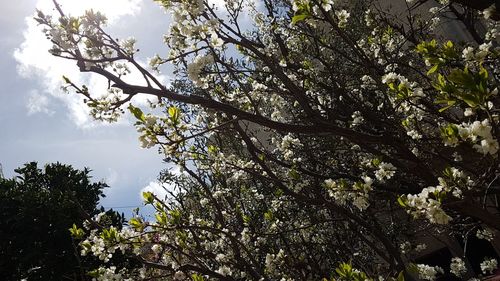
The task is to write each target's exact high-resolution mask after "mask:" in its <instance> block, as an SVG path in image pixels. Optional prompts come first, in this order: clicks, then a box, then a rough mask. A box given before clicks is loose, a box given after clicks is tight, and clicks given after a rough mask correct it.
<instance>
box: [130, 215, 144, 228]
mask: <svg viewBox="0 0 500 281" xmlns="http://www.w3.org/2000/svg"><path fill="white" fill-rule="evenodd" d="M128 223H129V224H130V226H132V227H133V228H134V229H135V230H137V231H142V230H143V229H144V223H143V222H142V220H141V219H140V218H131V219H130V220H129V221H128Z"/></svg>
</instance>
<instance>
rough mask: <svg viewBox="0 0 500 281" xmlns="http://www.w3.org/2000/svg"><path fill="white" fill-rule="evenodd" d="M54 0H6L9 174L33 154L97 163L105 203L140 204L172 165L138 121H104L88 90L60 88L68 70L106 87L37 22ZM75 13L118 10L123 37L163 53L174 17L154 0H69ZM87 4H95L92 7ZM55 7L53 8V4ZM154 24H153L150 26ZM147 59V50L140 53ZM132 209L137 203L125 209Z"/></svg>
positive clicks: (1, 154)
mask: <svg viewBox="0 0 500 281" xmlns="http://www.w3.org/2000/svg"><path fill="white" fill-rule="evenodd" d="M50 2H51V1H49V0H23V1H15V2H13V1H10V0H0V9H1V10H2V13H0V26H1V30H2V31H3V32H2V33H3V34H2V38H1V39H0V61H1V64H0V80H1V83H2V86H3V87H2V89H3V91H2V92H1V93H0V132H1V133H0V163H1V164H2V166H3V172H4V174H5V176H7V177H12V176H14V173H13V170H14V169H15V168H16V167H19V166H21V165H23V164H24V163H26V162H29V161H37V162H39V163H40V164H45V163H51V162H56V161H59V162H62V163H66V164H71V165H73V166H74V167H76V168H83V167H89V168H91V169H92V170H93V173H92V175H93V177H94V179H95V180H101V179H103V180H105V181H106V182H107V183H108V184H109V185H111V188H110V189H108V190H107V191H106V194H107V198H106V199H104V200H103V201H102V204H103V205H104V206H105V207H121V206H140V205H142V201H141V199H140V191H141V190H142V189H143V188H145V187H148V186H149V187H148V188H150V189H154V190H160V189H161V188H159V186H158V185H157V184H155V183H154V181H155V179H156V177H157V175H158V174H159V172H160V171H161V170H162V169H164V168H166V167H167V164H165V163H163V162H162V157H161V155H159V154H158V153H157V151H156V149H154V148H153V149H149V150H146V149H141V148H140V146H139V142H138V140H137V137H138V134H137V133H136V131H135V128H134V127H133V125H132V123H133V121H131V120H129V119H128V118H124V119H123V120H121V121H120V122H118V123H117V124H112V125H108V124H102V123H98V122H95V121H92V120H91V119H90V117H88V116H87V115H86V112H85V107H84V105H83V103H82V102H81V100H80V98H78V97H76V96H75V95H67V94H64V93H62V91H61V90H60V89H59V87H60V84H59V83H60V82H61V77H62V75H63V74H65V75H68V76H70V77H71V79H72V80H73V81H75V80H76V81H79V82H81V83H86V84H88V85H89V86H90V87H91V89H92V86H94V87H98V86H99V85H100V83H102V81H100V80H99V79H98V78H95V77H85V76H81V75H79V74H78V71H77V69H76V66H75V65H73V63H69V62H65V61H63V60H60V59H57V58H54V57H51V56H50V55H48V53H47V49H48V48H47V47H48V46H50V44H49V43H48V42H46V41H44V36H43V33H42V32H41V31H40V30H39V28H38V27H36V25H35V24H34V23H33V22H32V20H31V18H32V16H33V14H34V12H35V9H36V8H41V9H43V10H44V11H47V12H49V13H50V12H51V8H50ZM60 2H61V4H62V5H63V7H64V9H65V10H67V11H70V12H71V13H72V14H73V15H78V14H81V13H83V11H84V10H85V8H88V7H92V8H94V9H97V10H101V11H103V12H104V13H105V14H107V15H108V17H109V18H110V24H109V26H108V30H109V31H110V33H112V34H113V35H115V36H117V37H121V38H124V37H128V36H134V37H135V38H137V39H138V41H139V42H138V47H139V48H140V49H141V50H142V51H143V53H144V54H145V55H146V54H148V55H150V56H151V55H153V54H154V53H162V52H166V51H167V50H166V49H164V48H163V47H162V44H161V40H162V36H161V34H163V33H165V32H166V30H167V28H168V25H169V20H168V18H169V17H168V16H167V15H166V14H165V13H164V12H163V10H162V9H161V8H160V7H159V6H158V5H156V4H155V3H154V2H153V1H152V0H151V1H149V0H146V1H140V0H88V1H76V0H61V1H60ZM84 6H87V7H84ZM47 9H48V10H47ZM145 30H147V32H144V31H145ZM139 59H140V60H143V61H144V62H145V61H146V60H147V58H146V57H140V56H139ZM119 210H120V211H124V212H125V213H126V214H128V213H129V212H130V210H131V208H123V209H119Z"/></svg>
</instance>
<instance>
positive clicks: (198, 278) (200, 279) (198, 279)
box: [191, 273, 205, 281]
mask: <svg viewBox="0 0 500 281" xmlns="http://www.w3.org/2000/svg"><path fill="white" fill-rule="evenodd" d="M191 280H193V281H205V278H203V276H201V275H198V274H196V273H194V274H193V275H191Z"/></svg>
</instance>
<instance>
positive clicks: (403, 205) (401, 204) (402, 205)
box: [398, 196, 408, 208]
mask: <svg viewBox="0 0 500 281" xmlns="http://www.w3.org/2000/svg"><path fill="white" fill-rule="evenodd" d="M398 203H399V205H400V206H401V207H404V208H406V206H408V205H406V202H405V199H403V196H399V197H398Z"/></svg>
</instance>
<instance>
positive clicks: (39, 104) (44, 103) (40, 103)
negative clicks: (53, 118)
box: [26, 90, 54, 115]
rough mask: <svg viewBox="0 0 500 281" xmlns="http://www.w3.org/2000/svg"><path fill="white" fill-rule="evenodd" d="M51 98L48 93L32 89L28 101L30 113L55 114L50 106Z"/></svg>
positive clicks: (27, 105) (27, 106)
mask: <svg viewBox="0 0 500 281" xmlns="http://www.w3.org/2000/svg"><path fill="white" fill-rule="evenodd" d="M49 107H50V102H49V98H48V97H47V96H46V95H43V94H40V93H39V92H38V91H37V90H32V91H31V92H30V95H29V97H28V102H27V103H26V108H27V109H28V115H32V114H35V113H45V114H48V115H52V114H54V111H53V110H51V109H50V108H49Z"/></svg>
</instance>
